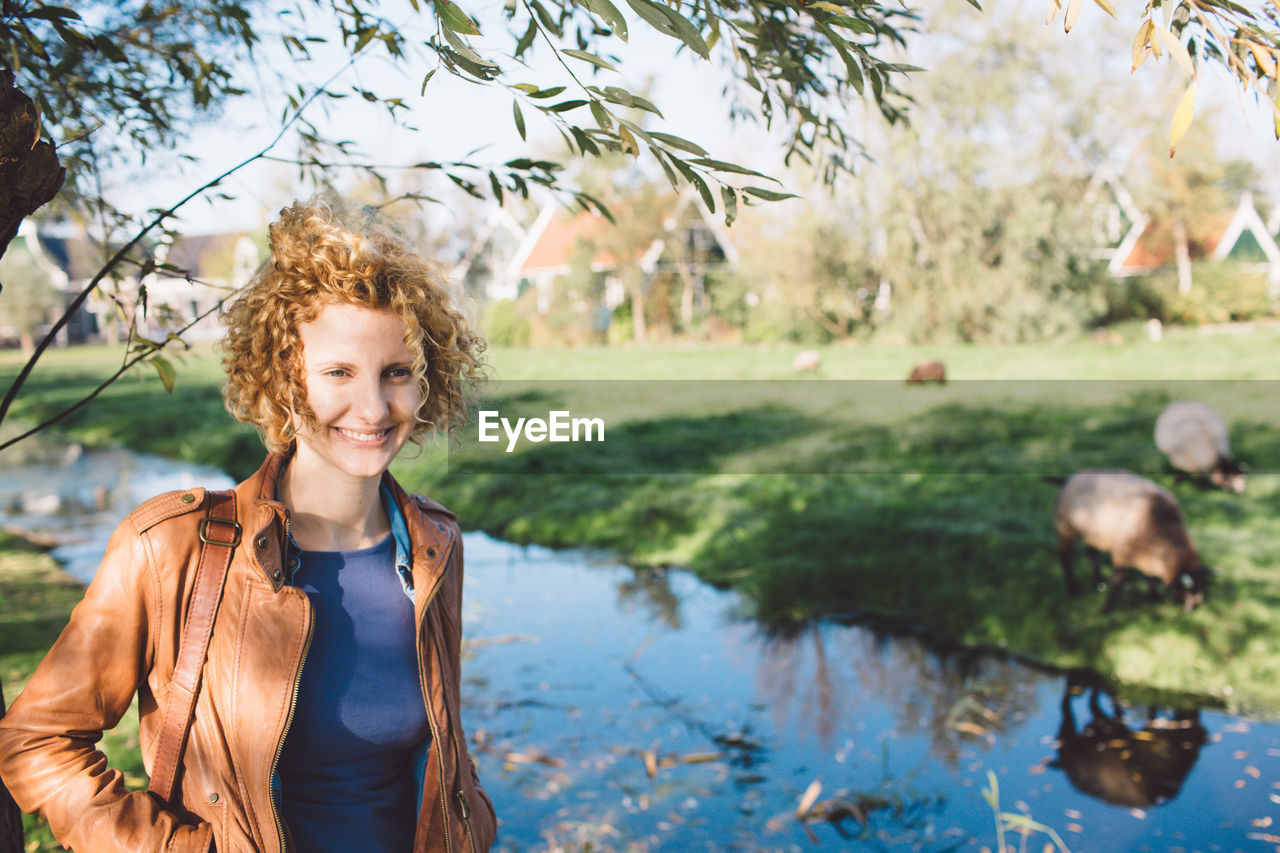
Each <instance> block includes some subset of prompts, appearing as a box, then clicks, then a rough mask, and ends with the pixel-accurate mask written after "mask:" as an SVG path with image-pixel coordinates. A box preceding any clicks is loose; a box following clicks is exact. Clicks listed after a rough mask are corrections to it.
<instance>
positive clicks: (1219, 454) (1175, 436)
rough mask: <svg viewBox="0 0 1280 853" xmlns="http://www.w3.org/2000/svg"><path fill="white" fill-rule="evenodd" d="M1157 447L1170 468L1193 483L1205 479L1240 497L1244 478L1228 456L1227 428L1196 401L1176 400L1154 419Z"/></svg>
mask: <svg viewBox="0 0 1280 853" xmlns="http://www.w3.org/2000/svg"><path fill="white" fill-rule="evenodd" d="M1155 439H1156V447H1158V448H1160V452H1161V453H1163V454H1164V455H1165V456H1167V457H1168V458H1169V464H1170V465H1172V466H1173V467H1174V468H1176V469H1177V470H1178V471H1180V472H1185V473H1186V474H1190V475H1191V476H1192V477H1194V478H1196V479H1202V478H1208V480H1209V482H1211V483H1213V485H1215V486H1217V487H1218V488H1220V489H1227V490H1228V491H1232V492H1235V493H1236V494H1240V493H1241V492H1243V491H1244V487H1245V475H1244V472H1243V471H1242V470H1241V469H1240V465H1239V463H1237V462H1236V461H1235V459H1233V458H1232V456H1231V442H1230V440H1229V439H1228V438H1227V425H1226V424H1225V423H1223V422H1222V418H1221V417H1219V416H1218V413H1217V412H1215V411H1214V410H1213V409H1211V408H1210V407H1209V406H1207V405H1205V404H1204V403H1201V402H1198V401H1196V400H1175V401H1174V402H1172V403H1170V404H1169V405H1167V406H1165V409H1164V411H1163V412H1161V413H1160V417H1158V418H1156V432H1155Z"/></svg>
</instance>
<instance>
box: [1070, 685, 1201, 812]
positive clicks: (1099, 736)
mask: <svg viewBox="0 0 1280 853" xmlns="http://www.w3.org/2000/svg"><path fill="white" fill-rule="evenodd" d="M1081 692H1085V691H1082V690H1081V689H1080V688H1079V686H1078V685H1076V684H1074V683H1072V682H1071V681H1070V680H1069V681H1068V683H1067V685H1066V689H1065V690H1064V691H1063V694H1062V727H1061V728H1060V729H1059V730H1058V758H1057V760H1056V761H1055V762H1054V764H1053V766H1055V767H1060V768H1061V769H1062V770H1063V772H1065V773H1066V774H1067V778H1068V779H1070V780H1071V784H1072V785H1074V786H1075V787H1076V790H1078V791H1082V792H1084V793H1086V794H1088V795H1089V796H1091V797H1097V798H1098V799H1100V800H1104V801H1105V802H1108V803H1112V804H1113V805H1117V806H1132V807H1145V806H1153V805H1157V804H1159V803H1163V802H1166V801H1168V800H1171V799H1173V798H1174V797H1175V796H1176V795H1177V793H1178V791H1180V790H1182V783H1183V781H1184V780H1185V779H1186V778H1187V774H1188V773H1190V772H1191V768H1192V766H1193V765H1194V764H1195V763H1196V758H1197V757H1199V755H1200V749H1201V747H1203V746H1204V744H1205V741H1206V740H1207V739H1208V734H1207V732H1205V729H1204V726H1202V725H1201V724H1200V712H1199V711H1198V710H1196V709H1192V710H1189V711H1188V710H1184V711H1176V712H1172V713H1171V714H1169V715H1168V716H1160V715H1159V713H1158V712H1157V710H1156V709H1155V708H1154V707H1148V708H1147V717H1146V722H1145V723H1144V724H1143V726H1142V728H1141V729H1138V730H1137V731H1134V730H1133V729H1131V728H1129V726H1128V725H1126V724H1125V721H1124V710H1123V708H1122V706H1121V705H1120V704H1119V703H1117V702H1116V700H1115V698H1114V697H1110V696H1108V699H1109V700H1110V703H1111V712H1110V713H1107V712H1106V711H1104V710H1103V708H1102V701H1101V697H1100V694H1101V692H1102V691H1100V690H1099V689H1098V688H1097V687H1094V688H1093V689H1092V690H1089V691H1087V692H1088V694H1089V702H1088V707H1089V712H1090V714H1091V715H1092V719H1090V720H1089V722H1088V723H1087V724H1085V727H1084V728H1083V729H1082V730H1080V731H1078V732H1077V731H1076V720H1075V714H1074V710H1073V702H1072V697H1073V695H1077V694H1079V693H1081Z"/></svg>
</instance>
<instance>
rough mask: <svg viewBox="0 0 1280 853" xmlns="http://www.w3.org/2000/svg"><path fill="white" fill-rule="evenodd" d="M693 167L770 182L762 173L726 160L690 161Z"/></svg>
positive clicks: (708, 158) (701, 159) (704, 158)
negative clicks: (748, 176) (749, 176)
mask: <svg viewBox="0 0 1280 853" xmlns="http://www.w3.org/2000/svg"><path fill="white" fill-rule="evenodd" d="M689 162H690V163H693V164H694V165H695V166H702V167H704V168H707V169H715V170H716V171H717V172H733V173H734V174H735V175H751V176H752V177H753V178H764V179H765V180H766V181H768V180H772V178H770V177H769V176H768V175H766V174H764V173H763V172H757V171H756V170H755V169H748V168H747V167H746V166H739V165H738V164H737V163H730V162H728V161H727V160H713V159H711V158H710V157H699V158H697V159H696V160H690V161H689Z"/></svg>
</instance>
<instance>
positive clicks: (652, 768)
mask: <svg viewBox="0 0 1280 853" xmlns="http://www.w3.org/2000/svg"><path fill="white" fill-rule="evenodd" d="M644 772H645V773H648V774H649V778H650V779H652V778H653V777H654V776H657V775H658V754H657V753H656V752H654V751H653V750H652V749H646V750H645V751H644Z"/></svg>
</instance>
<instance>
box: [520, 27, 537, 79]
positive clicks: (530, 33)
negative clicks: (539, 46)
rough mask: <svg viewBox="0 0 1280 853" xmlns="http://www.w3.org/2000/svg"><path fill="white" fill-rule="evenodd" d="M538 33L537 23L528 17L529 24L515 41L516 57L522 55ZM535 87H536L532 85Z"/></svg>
mask: <svg viewBox="0 0 1280 853" xmlns="http://www.w3.org/2000/svg"><path fill="white" fill-rule="evenodd" d="M537 34H538V24H537V22H536V21H534V20H533V18H530V19H529V26H528V27H526V28H525V31H524V35H522V36H520V41H518V42H516V59H519V58H520V57H521V56H523V55H524V52H525V51H526V50H528V49H529V48H530V46H532V45H533V38H534V36H536V35H537ZM534 88H535V89H536V88H537V87H534Z"/></svg>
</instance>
